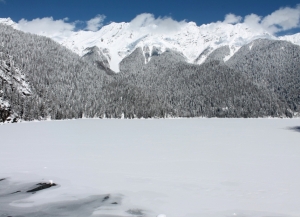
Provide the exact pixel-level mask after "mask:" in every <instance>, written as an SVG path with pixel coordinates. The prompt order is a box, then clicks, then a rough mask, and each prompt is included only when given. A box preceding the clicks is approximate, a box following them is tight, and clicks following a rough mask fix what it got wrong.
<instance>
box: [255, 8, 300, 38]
mask: <svg viewBox="0 0 300 217" xmlns="http://www.w3.org/2000/svg"><path fill="white" fill-rule="evenodd" d="M299 20H300V5H298V6H297V7H296V8H290V7H285V8H280V9H279V10H277V11H274V12H273V13H272V14H270V15H268V16H266V17H265V18H264V19H263V20H262V21H261V25H262V26H263V27H264V28H265V29H267V30H268V31H269V32H271V33H277V32H280V31H286V30H290V29H293V28H297V27H299Z"/></svg>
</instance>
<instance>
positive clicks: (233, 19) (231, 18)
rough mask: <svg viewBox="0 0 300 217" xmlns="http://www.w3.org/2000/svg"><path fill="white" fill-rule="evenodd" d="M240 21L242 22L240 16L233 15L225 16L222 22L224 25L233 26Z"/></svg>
mask: <svg viewBox="0 0 300 217" xmlns="http://www.w3.org/2000/svg"><path fill="white" fill-rule="evenodd" d="M241 21H242V17H241V16H236V15H234V14H227V15H226V16H225V20H224V21H223V22H224V23H229V24H235V23H239V22H241Z"/></svg>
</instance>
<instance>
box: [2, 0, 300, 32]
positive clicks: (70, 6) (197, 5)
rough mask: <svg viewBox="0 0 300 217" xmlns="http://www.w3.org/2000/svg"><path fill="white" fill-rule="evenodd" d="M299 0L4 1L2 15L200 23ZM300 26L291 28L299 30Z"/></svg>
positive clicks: (16, 18)
mask: <svg viewBox="0 0 300 217" xmlns="http://www.w3.org/2000/svg"><path fill="white" fill-rule="evenodd" d="M298 3H300V2H299V0H298V1H296V0H272V1H269V0H247V1H243V0H230V1H224V0H210V1H209V0H206V1H202V0H0V17H2V18H6V17H10V18H12V20H14V21H16V22H18V21H19V20H21V19H26V20H28V21H30V20H32V19H35V18H43V17H53V20H61V19H64V18H68V21H66V20H65V21H66V22H69V23H70V22H75V21H81V23H80V22H77V24H76V25H77V28H78V26H79V27H82V28H83V25H85V24H84V22H86V21H88V20H90V19H92V18H94V17H95V16H96V15H104V16H105V19H103V18H104V16H102V20H101V22H102V23H101V25H105V24H108V23H110V22H111V21H113V22H122V21H125V22H130V21H131V20H132V19H134V18H135V17H136V16H137V15H139V14H142V13H151V14H153V15H154V16H155V17H159V16H161V17H164V16H168V17H172V18H173V19H174V20H177V21H181V20H186V21H194V22H196V23H197V25H201V24H207V23H211V22H216V21H223V20H224V17H225V15H226V14H228V13H233V14H235V15H238V16H241V17H242V18H244V17H245V16H246V15H249V14H252V13H254V14H256V15H258V16H261V17H265V16H267V15H269V14H271V13H272V12H274V11H276V10H278V9H280V8H282V7H291V8H295V7H296V6H297V4H298ZM298 30H299V28H293V29H292V30H288V31H290V32H291V33H294V32H298Z"/></svg>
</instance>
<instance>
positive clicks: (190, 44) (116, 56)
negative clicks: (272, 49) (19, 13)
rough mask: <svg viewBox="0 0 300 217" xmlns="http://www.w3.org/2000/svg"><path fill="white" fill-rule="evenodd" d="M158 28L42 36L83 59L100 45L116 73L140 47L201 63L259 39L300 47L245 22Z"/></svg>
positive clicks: (121, 26)
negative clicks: (225, 48)
mask: <svg viewBox="0 0 300 217" xmlns="http://www.w3.org/2000/svg"><path fill="white" fill-rule="evenodd" d="M0 23H4V24H7V25H12V26H13V27H14V28H16V29H18V24H17V23H14V22H13V21H12V20H11V19H10V18H7V19H0ZM153 25H154V24H153ZM156 28H158V27H157V26H155V25H154V26H151V28H149V26H143V25H141V26H138V27H137V26H133V24H132V23H125V22H122V23H114V22H113V23H110V24H109V25H106V26H104V27H102V28H101V29H100V30H99V31H96V32H92V31H82V30H81V31H77V32H72V33H70V34H67V35H64V34H59V33H57V34H52V35H45V34H44V33H43V32H41V33H40V34H41V35H45V36H48V37H51V38H52V39H54V40H55V41H57V42H59V43H60V44H62V45H64V46H66V47H67V48H69V49H71V50H72V51H74V52H75V53H77V54H79V55H80V56H83V55H85V53H86V52H87V49H86V48H89V47H93V46H97V47H98V48H100V50H101V52H102V53H103V54H104V55H105V56H106V58H107V60H108V62H109V65H110V67H111V69H112V70H114V71H116V72H118V71H119V63H120V62H121V60H122V59H123V58H124V57H126V56H127V55H129V54H130V53H132V52H133V51H134V50H135V49H136V48H138V47H141V48H142V49H143V50H144V51H148V52H149V53H150V54H151V52H152V50H153V49H155V50H156V51H158V52H164V51H165V50H166V49H167V48H168V49H173V50H176V51H178V52H181V53H182V54H183V55H184V56H185V57H186V59H187V61H188V62H189V63H196V64H201V63H203V62H204V61H205V59H206V57H207V56H208V55H209V54H210V53H212V52H213V51H214V50H215V49H217V48H219V47H222V46H225V45H228V46H229V48H230V54H229V55H228V56H226V57H225V58H224V60H225V61H227V60H228V59H229V58H230V57H231V56H232V55H233V54H234V53H235V52H236V51H237V50H238V49H239V48H240V47H241V46H243V45H245V44H247V43H249V42H251V41H253V40H254V39H257V38H267V39H279V40H288V41H291V42H293V43H295V44H298V45H300V34H296V35H291V36H283V37H278V38H277V37H275V36H273V35H271V34H269V33H268V32H262V31H260V32H257V31H254V30H253V29H251V28H250V27H249V26H247V25H246V24H245V23H238V24H227V23H223V22H217V23H211V24H207V25H206V24H204V25H201V26H197V25H196V24H195V23H194V22H189V23H183V24H182V25H180V26H179V27H178V28H177V29H176V30H173V31H169V32H166V31H164V32H161V31H155V29H156ZM150 56H151V55H150ZM150 59H151V58H149V59H148V60H147V61H149V60H150ZM145 61H146V60H145ZM147 61H146V62H147Z"/></svg>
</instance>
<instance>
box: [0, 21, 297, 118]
mask: <svg viewBox="0 0 300 217" xmlns="http://www.w3.org/2000/svg"><path fill="white" fill-rule="evenodd" d="M96 51H97V49H92V48H91V49H90V53H89V55H88V56H85V57H83V58H81V57H80V56H78V55H77V54H75V53H73V52H71V51H70V50H68V49H67V48H65V47H63V46H61V45H59V44H58V43H56V42H54V41H53V40H51V39H49V38H46V37H42V36H37V35H33V34H29V33H24V32H21V31H18V30H15V29H13V28H11V27H9V26H5V25H0V122H16V121H19V120H26V121H30V120H44V119H73V118H82V117H89V118H94V117H99V118H122V117H124V118H165V117H234V118H237V117H244V118H247V117H294V116H297V115H298V113H299V111H300V47H299V46H297V45H294V44H292V43H289V42H285V41H273V40H266V39H257V40H255V41H253V42H252V46H251V48H249V46H248V45H245V46H243V47H242V48H241V49H240V50H239V51H238V52H237V53H236V54H235V55H234V56H233V57H231V58H230V59H229V60H228V61H227V62H224V61H223V57H224V55H226V54H227V53H228V48H226V47H223V48H221V49H218V50H216V51H214V52H213V53H211V55H210V56H209V57H208V58H207V60H206V61H205V62H204V63H203V64H201V65H195V64H189V63H186V62H185V60H184V57H183V56H182V55H181V54H180V53H178V52H175V51H173V50H167V51H166V52H164V53H162V54H158V53H155V54H153V55H152V57H151V59H150V61H149V62H148V63H147V64H145V59H144V58H145V57H144V56H143V52H142V49H141V48H137V49H136V50H135V51H134V52H133V53H132V54H130V55H129V56H128V57H126V58H125V59H123V60H122V62H121V63H120V69H121V72H120V73H114V72H113V71H111V70H110V69H109V68H108V67H107V62H106V60H104V59H103V57H102V56H99V58H98V57H97V55H94V54H93V52H96ZM97 58H98V59H97Z"/></svg>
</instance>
